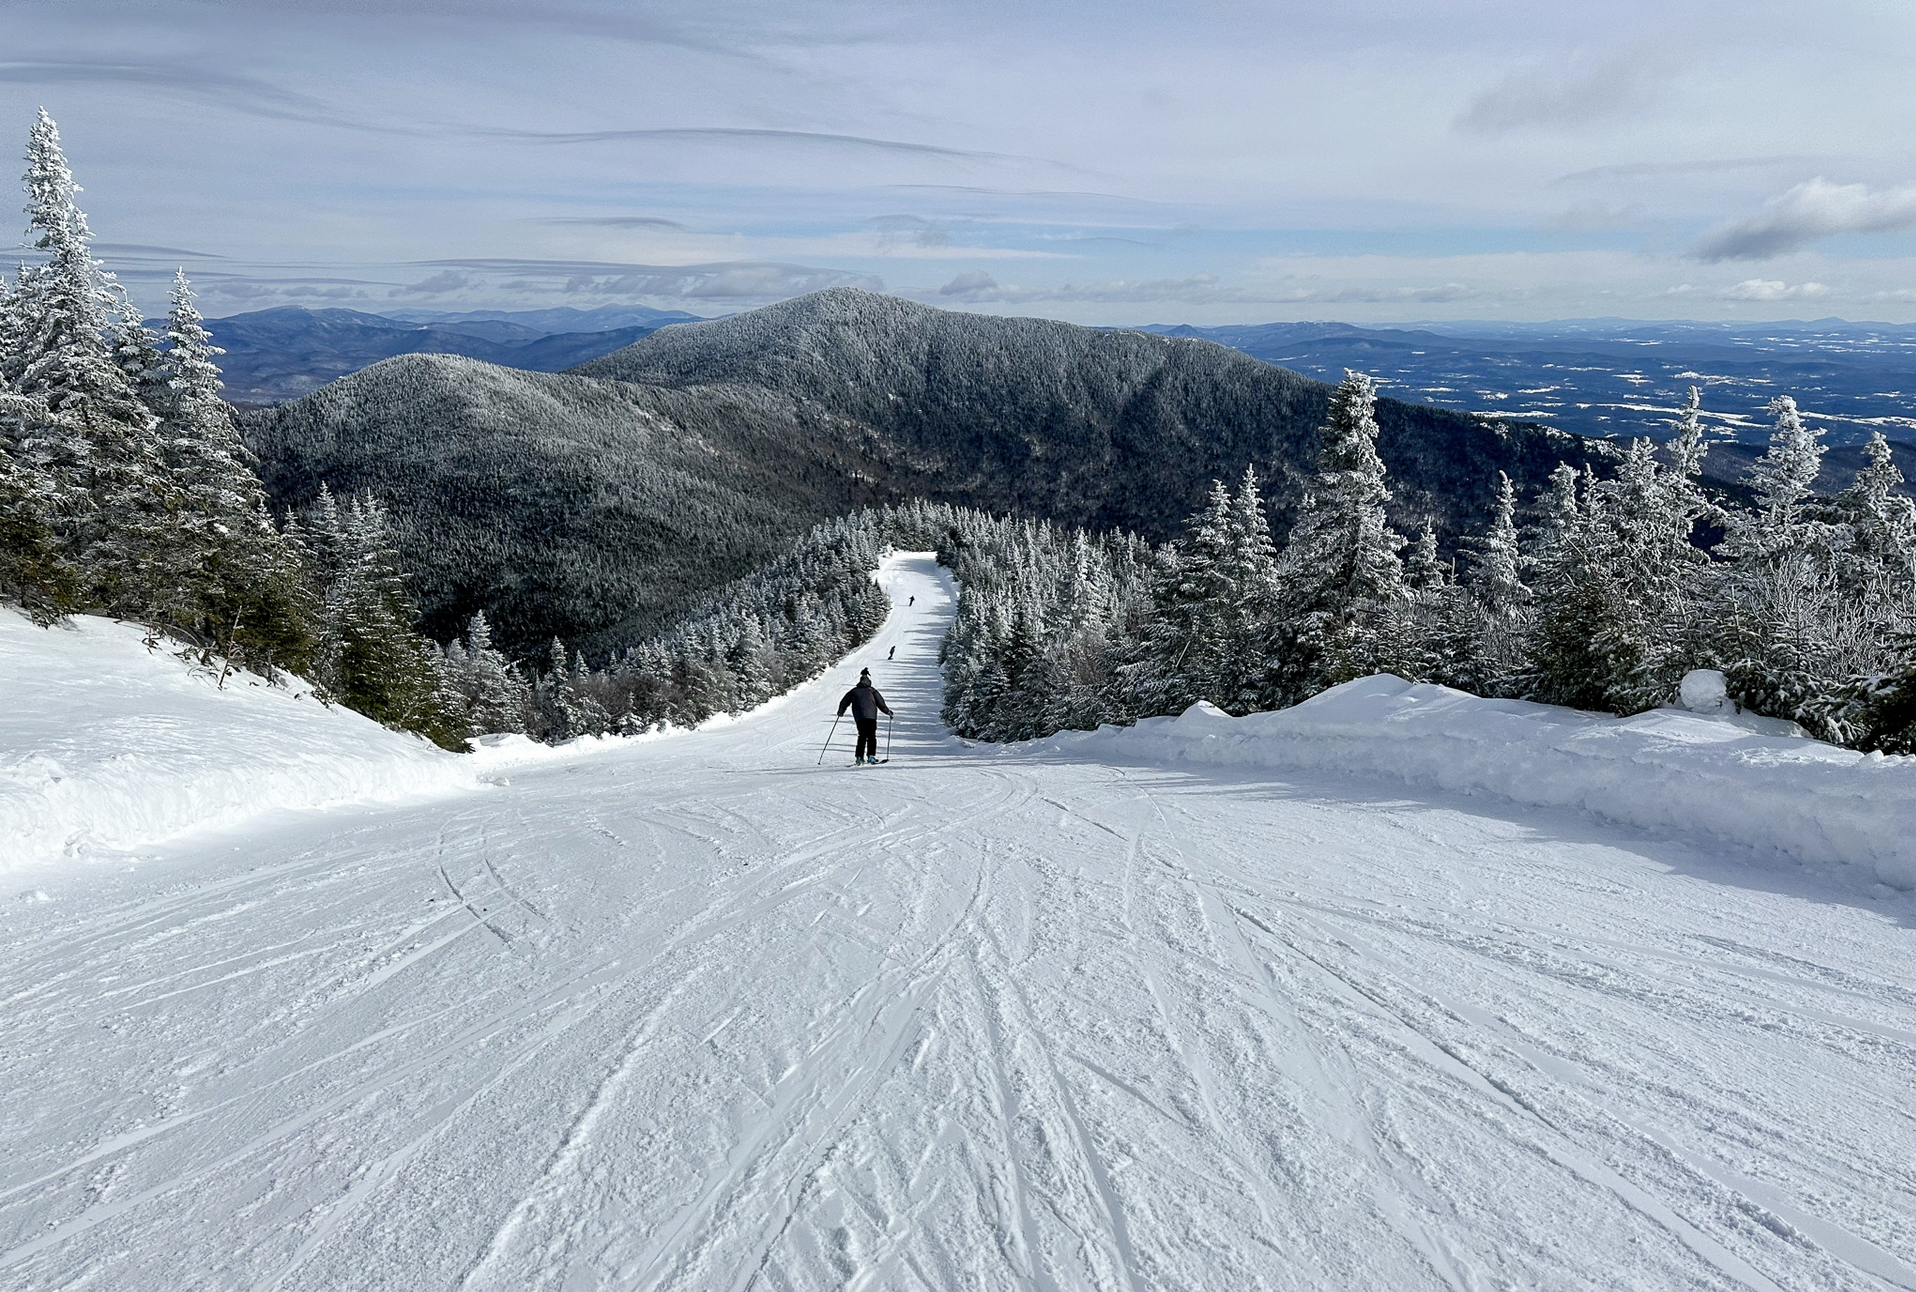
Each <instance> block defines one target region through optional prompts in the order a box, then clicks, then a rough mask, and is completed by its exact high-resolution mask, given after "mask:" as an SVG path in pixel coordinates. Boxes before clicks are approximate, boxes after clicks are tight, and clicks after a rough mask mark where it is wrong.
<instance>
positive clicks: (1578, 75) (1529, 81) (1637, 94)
mask: <svg viewBox="0 0 1916 1292" xmlns="http://www.w3.org/2000/svg"><path fill="white" fill-rule="evenodd" d="M1659 71H1660V69H1659V68H1658V66H1657V60H1655V59H1653V58H1646V57H1644V56H1643V55H1642V54H1639V53H1630V54H1618V55H1614V56H1612V57H1610V58H1606V59H1603V60H1602V61H1591V60H1588V59H1585V58H1582V57H1578V56H1574V55H1573V56H1571V57H1568V58H1562V59H1555V60H1552V61H1550V62H1548V63H1545V64H1541V65H1538V66H1535V67H1531V68H1527V69H1525V70H1524V71H1521V72H1514V73H1512V74H1511V75H1509V76H1506V77H1505V78H1504V79H1503V80H1501V81H1499V82H1498V83H1497V84H1496V85H1493V86H1492V87H1490V88H1489V89H1488V90H1485V91H1484V92H1483V93H1481V94H1479V95H1477V97H1476V98H1474V99H1472V100H1471V101H1470V103H1469V104H1468V105H1466V106H1465V108H1464V110H1463V111H1462V112H1460V113H1458V114H1457V118H1456V120H1455V122H1454V123H1453V124H1454V125H1455V127H1456V128H1457V129H1458V130H1460V131H1462V132H1464V133H1466V134H1480V135H1499V134H1506V133H1509V132H1511V131H1514V130H1525V129H1548V130H1562V129H1566V128H1576V127H1581V126H1586V125H1590V124H1592V123H1594V122H1601V121H1609V120H1615V119H1619V118H1626V117H1633V116H1637V115H1639V114H1640V113H1641V112H1643V111H1644V110H1645V109H1646V108H1648V107H1649V106H1650V105H1651V104H1652V103H1653V102H1654V101H1655V99H1656V98H1657V96H1658V93H1659V86H1660V76H1659Z"/></svg>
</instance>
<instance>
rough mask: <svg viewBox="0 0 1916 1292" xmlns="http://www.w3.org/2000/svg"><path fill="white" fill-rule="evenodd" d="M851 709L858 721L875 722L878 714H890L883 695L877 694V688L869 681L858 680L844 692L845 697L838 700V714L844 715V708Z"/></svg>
mask: <svg viewBox="0 0 1916 1292" xmlns="http://www.w3.org/2000/svg"><path fill="white" fill-rule="evenodd" d="M847 709H850V710H851V711H852V717H854V718H856V719H858V721H860V722H876V721H878V715H879V714H881V713H882V714H885V715H886V716H887V717H889V716H890V715H891V708H890V706H888V705H887V704H886V703H885V697H884V696H882V695H880V694H878V688H877V687H875V686H873V685H872V684H871V683H870V682H860V683H859V684H858V685H857V686H855V687H853V688H852V689H851V690H849V691H847V692H845V698H844V699H842V700H840V701H839V702H838V716H839V717H841V718H842V717H844V716H845V710H847Z"/></svg>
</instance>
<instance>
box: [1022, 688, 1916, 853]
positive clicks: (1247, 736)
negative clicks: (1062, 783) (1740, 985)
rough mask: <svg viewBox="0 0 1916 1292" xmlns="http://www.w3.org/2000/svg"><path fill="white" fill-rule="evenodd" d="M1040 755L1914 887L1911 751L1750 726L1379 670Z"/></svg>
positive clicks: (1197, 710) (1113, 730)
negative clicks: (1519, 696)
mask: <svg viewBox="0 0 1916 1292" xmlns="http://www.w3.org/2000/svg"><path fill="white" fill-rule="evenodd" d="M1041 747H1053V748H1057V749H1060V750H1066V751H1069V752H1071V753H1073V754H1079V755H1092V756H1097V757H1107V756H1108V757H1115V758H1131V759H1148V760H1152V761H1170V762H1175V761H1184V762H1191V763H1212V764H1222V765H1235V766H1245V767H1271V768H1298V769H1306V768H1308V769H1320V770H1327V771H1344V772H1358V773H1366V774H1373V775H1381V776H1387V777H1392V778H1394V779H1398V780H1402V781H1405V782H1407V783H1409V784H1411V785H1416V786H1423V787H1430V788H1437V789H1445V790H1458V791H1462V792H1464V793H1466V794H1486V795H1494V796H1496V797H1499V798H1502V799H1507V800H1509V801H1511V802H1515V803H1524V804H1531V805H1536V806H1543V807H1571V808H1581V809H1583V810H1585V811H1588V812H1590V813H1591V814H1592V815H1595V816H1598V817H1602V818H1603V819H1605V820H1608V821H1613V822H1617V823H1620V824H1623V825H1630V826H1640V827H1643V828H1645V829H1650V830H1659V831H1669V830H1678V831H1683V832H1688V833H1696V834H1702V835H1706V836H1708V837H1710V838H1713V839H1717V840H1722V841H1725V842H1728V843H1733V844H1738V845H1742V846H1746V847H1751V848H1757V849H1764V850H1775V851H1778V852H1782V853H1784V854H1787V855H1789V856H1791V857H1794V858H1796V859H1798V860H1800V861H1805V862H1810V863H1813V864H1819V865H1833V864H1842V865H1853V866H1861V867H1864V868H1865V869H1866V870H1868V871H1869V872H1870V873H1872V874H1874V876H1875V877H1876V878H1877V879H1878V880H1880V881H1881V882H1883V883H1885V884H1888V885H1891V886H1892V887H1895V888H1900V889H1916V758H1897V757H1884V756H1883V755H1881V754H1859V753H1856V752H1854V751H1853V750H1848V749H1841V748H1838V747H1837V746H1835V745H1827V744H1823V743H1821V742H1819V741H1815V740H1809V739H1806V738H1801V737H1791V736H1782V735H1776V734H1770V733H1766V732H1763V731H1760V730H1758V731H1752V730H1750V728H1749V726H1747V725H1741V724H1739V722H1738V720H1737V719H1736V718H1734V717H1720V716H1714V715H1699V714H1693V713H1684V712H1681V711H1678V710H1674V709H1655V710H1652V711H1650V712H1648V713H1642V714H1638V715H1637V716H1635V717H1631V718H1615V717H1610V716H1607V715H1602V714H1593V713H1581V712H1578V711H1576V710H1573V709H1561V708H1556V707H1553V706H1550V705H1543V704H1529V703H1525V702H1523V701H1520V700H1485V699H1481V698H1479V697H1477V696H1474V695H1469V694H1466V693H1465V692H1462V691H1453V690H1451V689H1450V688H1449V687H1443V686H1430V685H1419V684H1412V683H1409V682H1406V681H1404V680H1402V679H1401V678H1396V677H1391V676H1388V675H1379V676H1376V677H1367V678H1360V679H1358V680H1357V681H1354V682H1346V683H1344V684H1343V685H1342V686H1336V687H1332V688H1331V689H1330V690H1328V691H1325V692H1324V693H1323V694H1321V695H1318V696H1315V697H1313V698H1312V699H1310V700H1307V701H1305V702H1304V703H1303V704H1300V705H1298V706H1296V707H1295V708H1292V709H1285V710H1281V711H1279V712H1275V713H1256V714H1250V715H1248V716H1246V717H1243V718H1232V717H1230V716H1229V715H1228V714H1226V713H1224V712H1222V711H1221V710H1219V709H1217V708H1216V707H1214V706H1212V705H1210V704H1204V703H1200V704H1196V705H1193V706H1192V707H1191V708H1190V709H1188V710H1186V711H1185V712H1184V713H1183V714H1182V715H1181V716H1179V717H1176V718H1148V719H1146V720H1144V721H1142V722H1140V723H1138V724H1137V725H1136V726H1135V727H1129V728H1120V727H1111V726H1107V727H1102V728H1100V729H1099V730H1097V731H1095V732H1082V733H1068V734H1062V735H1058V736H1054V737H1052V738H1051V739H1050V740H1048V741H1046V742H1042V746H1041Z"/></svg>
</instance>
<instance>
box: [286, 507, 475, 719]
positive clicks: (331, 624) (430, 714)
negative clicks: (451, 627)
mask: <svg viewBox="0 0 1916 1292" xmlns="http://www.w3.org/2000/svg"><path fill="white" fill-rule="evenodd" d="M390 528H391V526H390V522H389V521H388V519H387V515H386V510H385V508H384V507H383V506H381V505H380V503H379V501H378V500H377V499H375V498H374V497H373V496H372V495H371V494H365V493H362V494H358V495H355V496H354V497H353V498H352V500H351V501H350V502H349V503H348V504H347V505H346V506H345V507H343V508H342V507H340V506H339V505H338V502H337V500H336V499H335V498H334V497H333V495H332V492H331V491H330V490H328V489H326V488H325V487H324V486H322V487H321V491H320V498H319V503H318V506H317V507H316V509H315V511H314V514H313V517H312V521H311V526H310V529H309V531H308V532H309V533H310V535H311V543H312V549H313V552H314V555H315V566H316V574H317V579H318V583H319V586H320V602H321V607H322V609H321V626H320V633H319V644H318V649H317V651H316V654H315V659H314V676H313V681H314V682H316V683H318V684H319V685H320V686H321V687H322V688H324V690H325V692H326V693H327V694H328V695H329V696H330V697H331V698H332V699H334V700H336V701H337V702H339V703H341V704H344V705H346V706H347V707H348V708H351V709H356V710H358V711H359V712H360V713H363V714H365V715H366V716H367V717H369V718H372V719H373V720H374V721H376V722H381V723H384V724H385V725H387V726H389V727H395V728H398V729H400V730H403V731H417V732H421V733H422V734H425V735H427V736H429V737H431V738H432V739H434V740H436V741H438V742H439V743H440V744H443V745H446V746H447V747H448V748H458V747H459V742H460V741H461V740H462V739H463V737H464V736H465V735H466V728H465V724H464V722H463V721H462V720H461V718H460V714H459V704H458V701H457V698H456V695H455V694H454V692H453V690H452V685H451V679H449V678H448V677H447V676H446V674H445V672H444V670H443V668H442V656H441V655H440V654H439V652H438V651H437V650H436V649H435V648H434V647H433V645H432V644H431V643H430V642H428V641H426V640H425V639H424V638H422V637H420V636H418V635H417V634H416V633H415V632H414V631H413V628H412V625H413V621H414V619H415V618H416V617H417V616H416V612H415V611H414V610H413V607H412V601H411V598H410V597H408V596H407V594H406V583H405V575H404V574H403V573H402V572H401V570H400V567H399V554H398V552H397V551H395V550H394V548H393V545H392V539H391V537H390Z"/></svg>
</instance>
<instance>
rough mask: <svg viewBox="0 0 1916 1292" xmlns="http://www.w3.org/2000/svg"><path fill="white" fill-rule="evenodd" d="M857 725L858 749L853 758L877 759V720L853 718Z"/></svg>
mask: <svg viewBox="0 0 1916 1292" xmlns="http://www.w3.org/2000/svg"><path fill="white" fill-rule="evenodd" d="M852 721H853V722H856V723H857V724H858V749H857V752H855V753H854V754H853V755H852V757H853V758H876V757H878V719H876V718H853V719H852Z"/></svg>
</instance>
